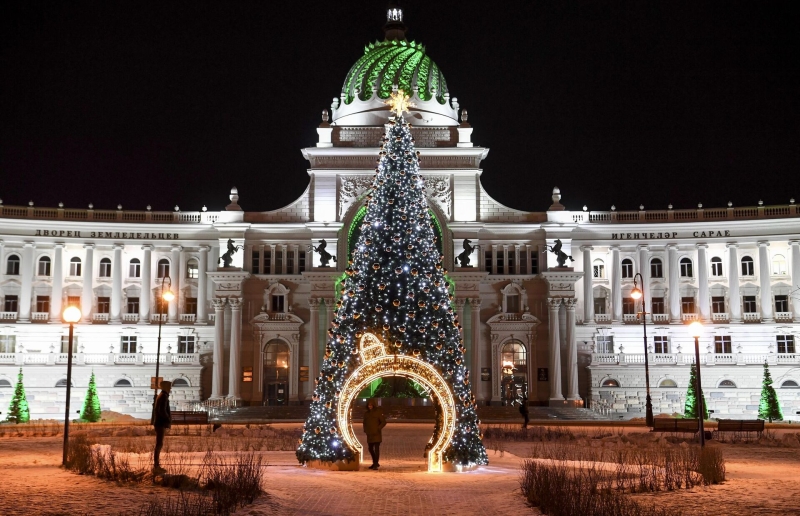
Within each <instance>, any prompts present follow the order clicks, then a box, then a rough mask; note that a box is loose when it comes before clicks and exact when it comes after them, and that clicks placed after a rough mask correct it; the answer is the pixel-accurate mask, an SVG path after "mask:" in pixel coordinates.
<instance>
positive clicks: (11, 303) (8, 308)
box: [3, 295, 19, 312]
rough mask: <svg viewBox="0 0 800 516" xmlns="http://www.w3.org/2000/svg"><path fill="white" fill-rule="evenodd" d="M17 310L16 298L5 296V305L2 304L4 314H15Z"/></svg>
mask: <svg viewBox="0 0 800 516" xmlns="http://www.w3.org/2000/svg"><path fill="white" fill-rule="evenodd" d="M18 310H19V298H18V297H17V296H10V295H8V296H6V300H5V303H3V311H4V312H16V311H18Z"/></svg>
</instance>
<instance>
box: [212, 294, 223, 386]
mask: <svg viewBox="0 0 800 516" xmlns="http://www.w3.org/2000/svg"><path fill="white" fill-rule="evenodd" d="M211 303H212V304H213V306H214V314H215V315H214V351H213V355H212V357H213V362H214V363H213V365H212V368H213V369H212V371H211V398H212V399H219V398H222V380H223V375H224V369H223V367H224V361H225V359H224V355H223V349H224V344H225V303H226V299H225V298H224V297H215V298H214V299H212V300H211Z"/></svg>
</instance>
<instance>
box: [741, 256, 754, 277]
mask: <svg viewBox="0 0 800 516" xmlns="http://www.w3.org/2000/svg"><path fill="white" fill-rule="evenodd" d="M753 270H754V269H753V259H752V258H750V257H749V256H744V257H742V276H753V274H754V273H753Z"/></svg>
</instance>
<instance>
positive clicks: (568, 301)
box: [562, 297, 578, 311]
mask: <svg viewBox="0 0 800 516" xmlns="http://www.w3.org/2000/svg"><path fill="white" fill-rule="evenodd" d="M562 302H563V303H564V308H566V309H567V310H572V311H574V310H575V305H577V304H578V300H577V299H576V298H574V297H565V298H564V299H562Z"/></svg>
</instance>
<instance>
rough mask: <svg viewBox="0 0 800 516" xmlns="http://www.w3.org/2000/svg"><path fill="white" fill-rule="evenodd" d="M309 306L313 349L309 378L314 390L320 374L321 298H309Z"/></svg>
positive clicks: (310, 356)
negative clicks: (315, 381) (315, 380)
mask: <svg viewBox="0 0 800 516" xmlns="http://www.w3.org/2000/svg"><path fill="white" fill-rule="evenodd" d="M308 306H309V308H310V309H311V349H310V350H309V351H310V353H309V354H308V356H309V363H308V380H309V381H310V382H312V383H311V391H312V392H313V390H314V389H313V387H314V384H313V382H314V379H315V378H316V377H317V375H318V374H319V372H318V371H319V299H316V298H309V299H308Z"/></svg>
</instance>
